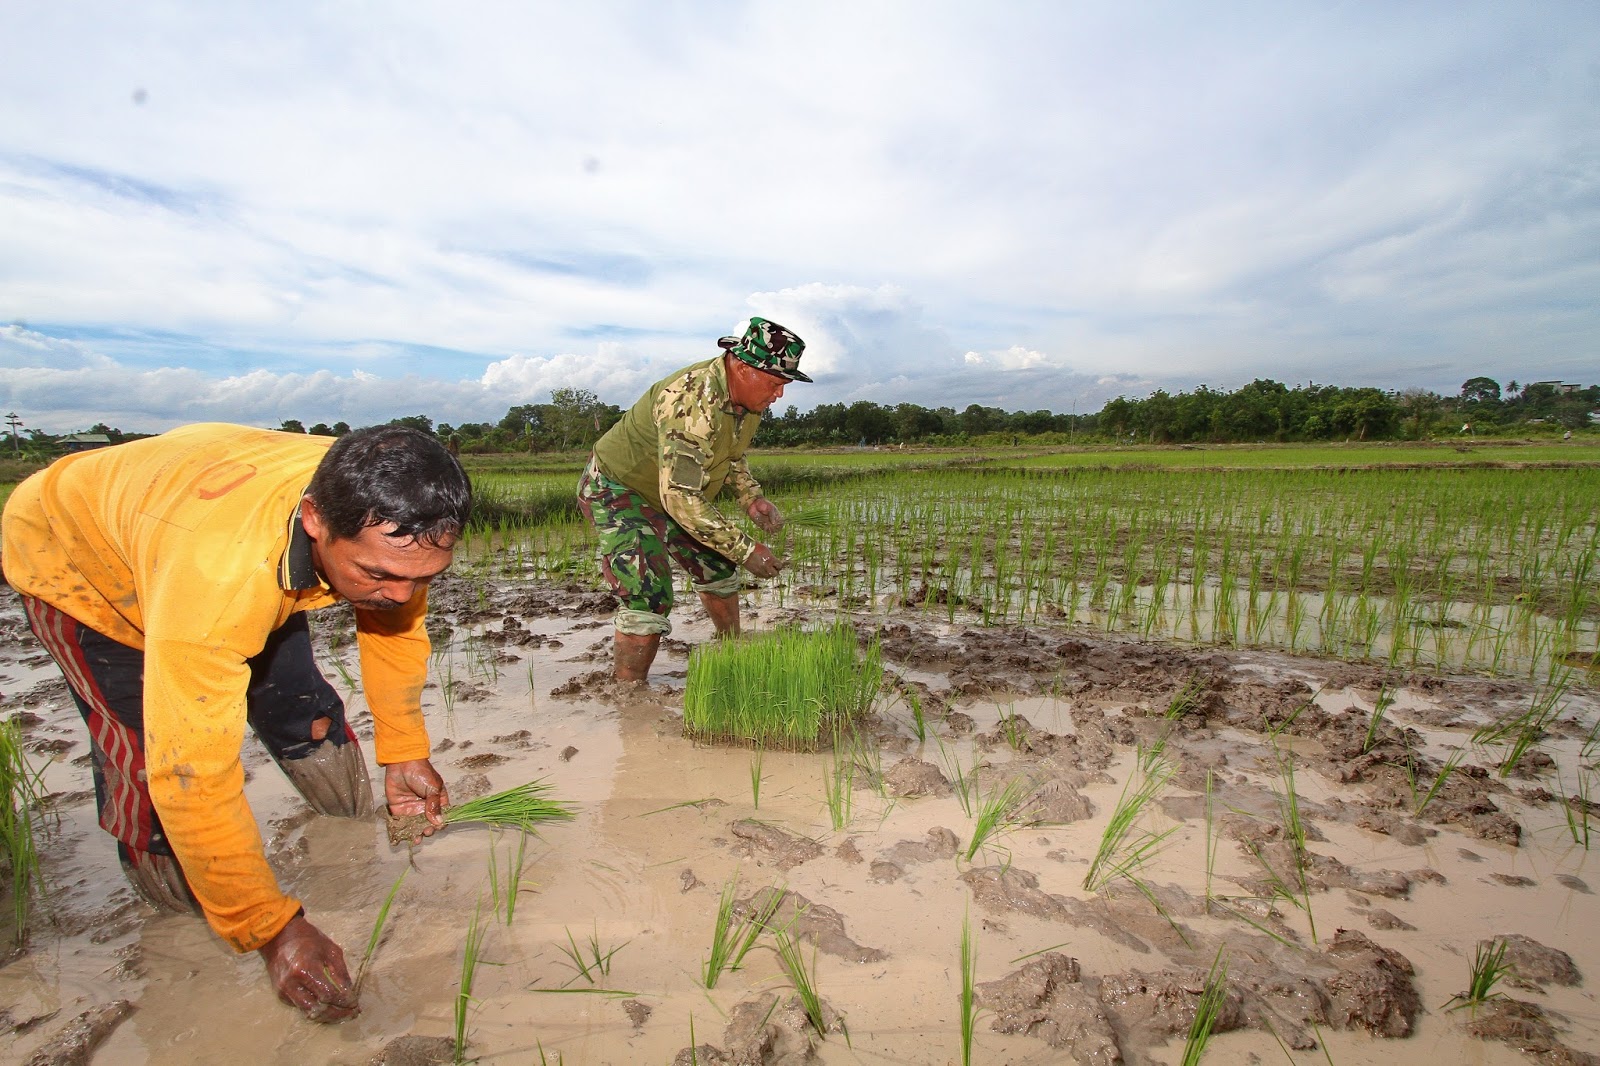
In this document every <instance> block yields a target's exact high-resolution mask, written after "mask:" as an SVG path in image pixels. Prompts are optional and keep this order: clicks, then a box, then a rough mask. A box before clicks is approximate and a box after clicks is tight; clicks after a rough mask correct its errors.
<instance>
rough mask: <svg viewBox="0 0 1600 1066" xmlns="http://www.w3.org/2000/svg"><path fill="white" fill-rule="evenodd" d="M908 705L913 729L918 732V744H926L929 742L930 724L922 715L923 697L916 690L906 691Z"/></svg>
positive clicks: (908, 689) (907, 689) (909, 689)
mask: <svg viewBox="0 0 1600 1066" xmlns="http://www.w3.org/2000/svg"><path fill="white" fill-rule="evenodd" d="M904 692H905V696H906V703H907V704H909V705H910V707H911V727H912V729H914V730H915V731H916V734H917V743H919V744H924V743H926V742H927V740H928V722H927V719H925V718H924V717H923V714H922V696H921V694H920V693H918V692H917V690H916V689H914V688H906V689H905V690H904Z"/></svg>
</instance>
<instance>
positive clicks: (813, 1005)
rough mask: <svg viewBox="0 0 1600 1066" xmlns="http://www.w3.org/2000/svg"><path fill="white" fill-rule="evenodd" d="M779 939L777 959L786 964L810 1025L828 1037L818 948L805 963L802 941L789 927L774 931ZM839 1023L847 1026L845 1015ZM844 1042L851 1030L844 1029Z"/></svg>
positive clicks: (848, 1037)
mask: <svg viewBox="0 0 1600 1066" xmlns="http://www.w3.org/2000/svg"><path fill="white" fill-rule="evenodd" d="M773 937H774V939H775V940H776V942H777V951H778V962H779V964H780V965H781V966H782V967H783V972H784V973H785V974H786V975H787V976H788V978H789V984H790V985H792V986H793V987H794V991H795V995H796V996H798V997H799V998H800V1007H801V1009H802V1010H804V1011H805V1015H806V1021H808V1022H810V1023H811V1028H812V1029H814V1030H816V1033H817V1035H818V1036H819V1037H821V1038H822V1039H824V1040H826V1039H827V1038H828V1022H827V1019H826V1018H824V1017H823V1014H822V998H821V997H820V996H818V995H817V983H816V972H815V971H816V963H817V952H816V949H815V948H812V950H811V962H810V964H809V965H808V964H807V963H806V959H805V954H804V953H803V952H802V951H801V950H800V942H799V941H798V940H796V939H795V938H794V937H792V936H790V935H789V932H788V930H786V929H779V930H777V931H776V932H775V933H774V934H773ZM839 1025H840V1027H841V1028H843V1027H844V1019H843V1018H840V1019H839ZM844 1034H845V1042H846V1043H849V1041H850V1030H849V1029H845V1030H844Z"/></svg>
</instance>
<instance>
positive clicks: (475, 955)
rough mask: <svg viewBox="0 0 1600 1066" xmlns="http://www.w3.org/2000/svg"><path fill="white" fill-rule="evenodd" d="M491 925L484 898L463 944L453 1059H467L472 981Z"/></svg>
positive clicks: (479, 899) (475, 910)
mask: <svg viewBox="0 0 1600 1066" xmlns="http://www.w3.org/2000/svg"><path fill="white" fill-rule="evenodd" d="M488 932H489V927H488V926H487V925H486V924H485V923H484V921H483V898H482V897H481V896H480V897H479V898H478V905H477V906H476V907H474V908H473V911H472V921H471V922H469V923H468V924H467V939H466V941H465V942H464V943H463V944H462V946H461V981H460V983H459V984H458V985H457V986H456V1001H455V1055H454V1059H453V1061H455V1062H457V1063H462V1062H466V1061H467V1017H468V1015H469V1014H470V1013H471V1011H472V1004H473V1003H474V1002H475V1001H474V1000H473V998H472V982H473V979H474V977H475V976H476V974H477V971H478V963H479V961H480V958H481V955H482V953H483V938H484V936H485V934H487V933H488Z"/></svg>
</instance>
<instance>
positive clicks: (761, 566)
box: [744, 544, 784, 577]
mask: <svg viewBox="0 0 1600 1066" xmlns="http://www.w3.org/2000/svg"><path fill="white" fill-rule="evenodd" d="M783 567H784V561H783V560H782V559H780V558H778V557H777V556H776V555H773V554H772V549H771V548H769V547H767V546H766V545H765V544H757V545H756V550H755V551H753V552H751V553H750V557H749V558H747V559H746V560H745V561H744V568H745V569H746V570H748V571H750V572H751V573H752V574H754V575H755V576H756V577H777V576H778V571H780V570H782V569H783Z"/></svg>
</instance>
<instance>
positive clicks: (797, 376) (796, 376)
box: [779, 370, 811, 382]
mask: <svg viewBox="0 0 1600 1066" xmlns="http://www.w3.org/2000/svg"><path fill="white" fill-rule="evenodd" d="M779 376H780V377H786V378H788V379H789V380H790V381H805V382H810V381H811V379H810V378H809V377H807V376H806V375H804V374H802V373H800V371H798V370H783V371H779Z"/></svg>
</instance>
